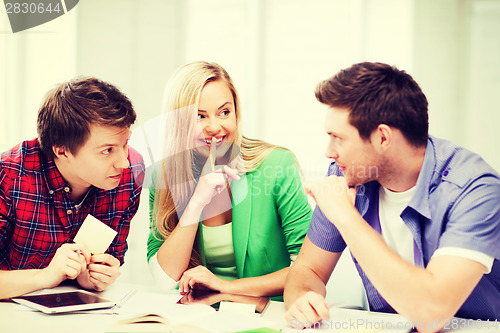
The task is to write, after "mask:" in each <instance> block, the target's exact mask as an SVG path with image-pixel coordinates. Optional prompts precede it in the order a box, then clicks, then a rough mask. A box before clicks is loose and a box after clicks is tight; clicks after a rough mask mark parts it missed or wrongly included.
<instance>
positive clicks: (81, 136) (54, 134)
mask: <svg viewBox="0 0 500 333" xmlns="http://www.w3.org/2000/svg"><path fill="white" fill-rule="evenodd" d="M135 119H136V114H135V111H134V108H133V106H132V103H131V102H130V100H129V99H128V98H127V96H125V95H124V94H123V93H122V92H121V91H120V90H119V89H118V88H116V87H115V86H113V85H111V84H109V83H106V82H104V81H101V80H99V79H97V78H94V77H80V78H76V79H73V80H71V81H69V82H65V83H62V84H60V85H58V86H57V87H55V88H54V89H52V90H50V91H49V92H48V93H47V95H46V97H45V100H44V101H43V103H42V105H41V107H40V109H39V110H38V120H37V132H38V139H39V140H40V146H41V149H42V151H43V152H44V153H45V154H46V155H47V156H49V157H55V155H54V152H53V150H52V147H53V146H56V147H65V148H67V149H68V150H69V151H70V152H71V153H72V154H76V153H77V152H78V150H79V149H80V148H81V146H83V145H84V144H85V142H86V141H87V139H88V136H89V134H90V126H91V125H98V126H114V127H120V128H126V127H130V126H131V125H132V124H133V123H134V122H135Z"/></svg>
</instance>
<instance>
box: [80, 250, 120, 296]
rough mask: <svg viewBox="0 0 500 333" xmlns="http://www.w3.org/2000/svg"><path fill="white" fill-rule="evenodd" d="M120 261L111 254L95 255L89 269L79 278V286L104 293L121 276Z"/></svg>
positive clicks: (91, 259)
mask: <svg viewBox="0 0 500 333" xmlns="http://www.w3.org/2000/svg"><path fill="white" fill-rule="evenodd" d="M120 274H121V273H120V261H119V260H118V259H116V258H115V257H113V256H112V255H110V254H107V253H103V254H95V255H93V256H92V257H91V258H90V263H89V265H88V266H87V269H86V270H85V271H83V272H82V273H81V274H80V275H79V276H78V277H77V281H78V284H80V286H81V287H82V288H85V289H94V290H97V291H102V290H105V289H106V288H108V287H109V286H110V285H111V284H113V282H115V280H116V279H117V278H118V277H119V276H120Z"/></svg>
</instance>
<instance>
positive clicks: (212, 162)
mask: <svg viewBox="0 0 500 333" xmlns="http://www.w3.org/2000/svg"><path fill="white" fill-rule="evenodd" d="M216 141H217V139H216V138H215V137H212V141H211V142H210V152H209V154H208V158H209V159H210V167H211V168H212V172H214V171H215V157H214V156H215V152H216V149H217V148H216ZM220 192H221V189H220V186H217V193H219V194H220Z"/></svg>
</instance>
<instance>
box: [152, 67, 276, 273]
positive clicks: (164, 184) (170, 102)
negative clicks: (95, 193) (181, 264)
mask: <svg viewBox="0 0 500 333" xmlns="http://www.w3.org/2000/svg"><path fill="white" fill-rule="evenodd" d="M218 80H222V81H223V82H224V83H226V85H227V87H228V88H229V90H230V91H231V94H232V95H233V99H234V106H235V115H236V133H235V137H236V139H235V142H234V144H233V145H232V146H233V147H234V148H233V150H232V151H231V150H230V152H228V153H229V154H231V155H236V153H238V154H237V156H235V158H234V159H232V158H231V159H230V160H232V161H233V162H232V163H231V164H232V167H235V168H237V169H238V172H239V173H248V172H251V171H253V170H255V169H257V168H258V167H259V165H260V164H261V163H262V162H263V161H264V160H265V159H266V157H267V156H268V155H269V154H270V153H271V152H272V151H273V150H274V149H276V148H282V147H278V146H275V145H272V144H269V143H266V142H264V141H261V140H255V139H249V138H246V137H244V136H243V135H242V134H241V132H240V122H241V109H240V102H239V98H238V94H237V92H236V89H235V88H234V84H233V81H232V80H231V78H230V76H229V74H228V73H227V72H226V71H225V70H224V68H222V67H221V66H220V65H218V64H216V63H213V62H211V63H210V62H204V61H197V62H192V63H189V64H187V65H185V66H183V67H181V68H180V69H178V70H177V71H176V72H175V73H174V75H173V76H172V78H171V79H170V80H169V82H168V84H167V86H166V88H165V99H164V103H163V105H164V107H163V111H166V112H167V113H168V115H167V118H168V121H167V129H166V135H167V139H166V145H165V156H166V158H165V159H164V160H163V163H162V168H161V170H160V172H159V173H158V174H157V179H156V190H155V203H154V210H153V214H152V216H153V218H152V221H153V222H152V223H153V225H152V227H153V228H156V231H157V232H156V233H155V236H156V237H158V238H163V239H166V238H167V237H168V236H169V235H170V234H171V233H172V231H173V230H174V229H175V227H176V226H177V224H178V223H179V218H180V216H182V214H183V212H184V210H185V209H186V206H187V204H188V202H189V200H190V199H191V196H192V195H193V192H194V190H195V188H196V184H197V179H198V178H199V176H200V173H201V170H199V166H200V165H203V163H202V161H199V158H200V157H199V156H197V154H195V153H194V150H193V149H192V142H193V140H194V139H193V138H194V136H195V126H196V123H197V115H198V102H199V99H200V94H201V90H202V89H203V87H204V86H205V85H206V84H207V83H209V82H213V81H218ZM237 147H239V151H235V150H237V149H238V148H237ZM283 149H285V148H283ZM198 239H199V237H198V235H197V236H196V240H195V244H194V246H193V250H192V253H191V259H190V262H189V266H188V267H189V268H191V267H195V266H197V265H201V264H202V260H201V256H200V252H199V248H198V244H197V243H198V242H197V240H198Z"/></svg>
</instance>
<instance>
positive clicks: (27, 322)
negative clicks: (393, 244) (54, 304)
mask: <svg viewBox="0 0 500 333" xmlns="http://www.w3.org/2000/svg"><path fill="white" fill-rule="evenodd" d="M125 295H129V298H128V300H127V301H126V302H125V303H124V304H123V305H122V307H121V308H119V309H117V310H115V311H111V310H105V311H101V313H95V312H93V313H92V312H90V313H71V314H60V315H46V314H43V313H41V312H36V311H31V310H29V309H27V308H25V307H23V306H21V305H17V304H15V303H11V302H0V332H2V333H11V332H12V333H14V332H23V333H31V332H39V333H44V332H47V333H49V332H50V333H58V332H71V333H80V332H82V333H84V332H85V333H88V332H92V333H99V332H105V331H106V330H107V329H108V328H109V327H110V326H111V325H112V324H114V323H116V322H117V321H118V320H119V319H121V318H124V317H127V316H130V315H133V314H140V313H144V312H148V311H150V310H153V309H158V308H162V307H164V306H168V305H172V304H175V302H176V301H177V300H178V299H179V298H180V296H179V295H178V294H177V293H171V292H170V293H161V292H156V291H155V290H153V289H152V288H148V287H145V286H130V285H116V286H112V288H110V290H108V291H106V292H104V293H103V294H102V296H103V297H108V298H110V299H113V300H114V301H119V300H120V299H121V298H123V297H124V296H125ZM113 312H115V314H113ZM284 314H285V307H284V304H283V303H281V302H271V304H270V305H269V307H268V308H267V310H266V311H265V313H264V315H263V316H262V319H259V320H265V321H267V322H269V323H272V326H273V327H274V328H278V329H282V331H283V332H288V333H290V332H299V331H298V330H297V329H294V328H296V327H297V326H298V323H295V322H293V323H287V322H286V321H285V319H284ZM331 317H332V320H330V321H324V322H323V329H324V330H325V331H327V332H353V331H357V332H384V331H387V332H393V333H396V332H408V331H409V327H410V326H409V325H410V324H409V323H408V322H407V321H406V320H405V319H404V318H403V317H402V316H399V315H391V314H382V313H373V312H367V311H358V310H349V309H339V308H332V310H331ZM449 327H450V328H452V327H453V328H455V327H461V328H462V329H460V330H459V331H461V332H483V333H486V332H500V323H498V327H495V326H494V325H489V326H488V327H487V326H486V322H479V321H472V320H471V321H463V322H459V321H457V322H454V323H453V322H452V323H450V324H449ZM388 328H390V329H389V330H387V329H388ZM306 331H308V330H306ZM315 331H317V330H315ZM301 332H304V331H301Z"/></svg>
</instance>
